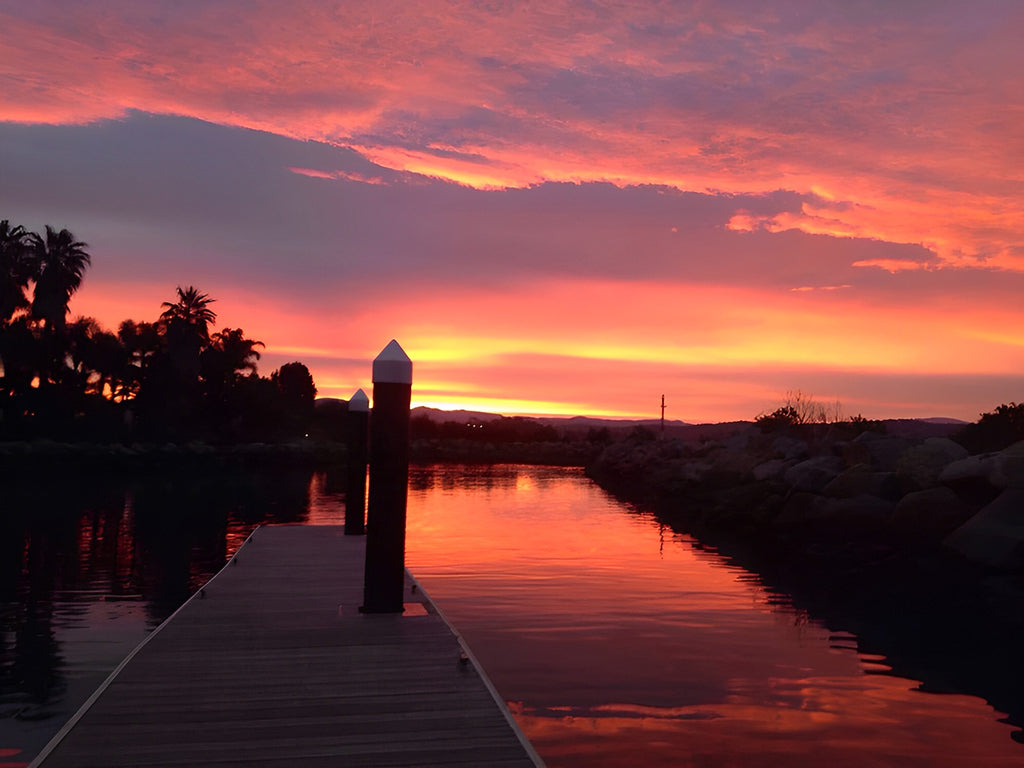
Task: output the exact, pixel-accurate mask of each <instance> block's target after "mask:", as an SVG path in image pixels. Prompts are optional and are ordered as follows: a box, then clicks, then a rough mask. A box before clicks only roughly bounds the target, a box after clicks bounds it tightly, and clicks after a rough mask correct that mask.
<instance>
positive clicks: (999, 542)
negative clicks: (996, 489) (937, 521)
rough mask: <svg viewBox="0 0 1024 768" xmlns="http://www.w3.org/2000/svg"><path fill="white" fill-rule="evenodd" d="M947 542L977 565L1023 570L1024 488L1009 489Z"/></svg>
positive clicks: (951, 535)
mask: <svg viewBox="0 0 1024 768" xmlns="http://www.w3.org/2000/svg"><path fill="white" fill-rule="evenodd" d="M944 543H945V544H946V546H948V547H950V548H951V549H953V550H955V551H957V552H959V553H960V554H961V555H963V556H964V557H966V558H967V559H968V560H973V561H974V562H976V563H981V564H983V565H988V566H991V567H993V568H1001V569H1017V568H1022V567H1024V488H1007V489H1006V490H1005V491H1003V492H1002V493H1001V494H999V496H997V497H996V499H995V500H994V501H993V502H992V503H990V504H989V505H988V506H986V507H984V508H983V509H982V510H981V511H980V512H978V514H976V515H974V517H972V518H971V519H970V520H968V521H967V522H966V523H964V524H963V525H961V526H960V527H959V528H957V529H956V530H955V531H953V532H952V533H951V534H950V535H949V536H947V537H946V539H945V542H944Z"/></svg>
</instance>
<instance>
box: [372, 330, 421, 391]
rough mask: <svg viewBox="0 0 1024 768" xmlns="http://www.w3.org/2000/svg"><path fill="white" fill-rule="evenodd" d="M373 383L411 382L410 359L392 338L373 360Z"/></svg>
mask: <svg viewBox="0 0 1024 768" xmlns="http://www.w3.org/2000/svg"><path fill="white" fill-rule="evenodd" d="M373 383H374V384H412V360H410V359H409V356H408V355H407V354H405V350H404V349H402V347H401V345H399V343H398V342H397V341H395V340H394V339H392V340H391V341H390V342H389V343H388V345H387V346H386V347H384V349H383V350H382V351H381V353H380V354H379V355H377V359H376V360H374V361H373Z"/></svg>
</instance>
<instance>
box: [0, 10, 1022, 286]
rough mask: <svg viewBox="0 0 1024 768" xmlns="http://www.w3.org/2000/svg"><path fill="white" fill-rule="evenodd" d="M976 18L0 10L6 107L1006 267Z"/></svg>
mask: <svg viewBox="0 0 1024 768" xmlns="http://www.w3.org/2000/svg"><path fill="white" fill-rule="evenodd" d="M969 12H970V13H971V14H972V19H974V20H975V22H973V23H974V24H975V26H973V27H972V29H973V30H974V32H973V33H972V34H967V33H966V32H965V31H964V30H963V29H962V26H963V25H962V23H961V20H960V19H959V18H958V16H957V11H956V9H955V8H953V9H947V8H944V7H936V8H935V9H933V10H932V11H930V12H927V13H924V14H910V13H903V12H902V11H900V10H898V9H893V10H890V11H885V10H881V9H878V10H872V9H871V8H863V9H860V10H859V11H857V12H854V11H850V12H849V13H847V12H844V13H843V14H841V15H840V14H829V13H828V12H827V11H824V10H819V11H817V12H816V13H811V14H802V13H800V14H798V13H796V12H795V11H793V12H790V11H789V10H787V9H786V8H785V6H764V7H757V8H743V9H742V12H741V9H740V8H739V7H732V6H730V5H728V4H723V5H715V6H706V5H702V6H699V7H695V8H692V9H688V8H681V7H673V8H669V9H665V8H658V9H654V8H647V7H644V6H637V7H632V8H631V7H624V6H616V7H615V8H612V9H608V8H599V7H596V6H593V5H590V4H581V3H574V2H569V1H568V0H565V1H563V2H554V3H546V4H544V5H543V6H541V5H531V4H525V5H522V4H517V5H516V6H514V7H513V6H508V7H500V6H499V7H479V6H470V5H465V4H460V3H432V4H430V5H424V4H420V5H416V6H409V5H408V4H397V5H396V4H390V3H375V4H372V5H369V4H364V3H355V2H349V3H340V4H335V5H334V6H331V7H330V8H328V7H326V6H321V5H320V4H318V3H305V4H301V5H298V6H295V5H289V6H287V8H286V7H285V6H275V5H273V4H270V5H264V6H261V7H257V8H248V9H247V10H246V12H245V13H244V14H239V13H238V10H237V8H236V7H234V6H233V5H232V4H230V3H223V4H209V5H205V6H200V7H197V8H193V9H191V10H190V12H189V13H188V14H185V13H180V14H179V13H176V12H174V11H173V10H167V9H165V8H164V7H163V6H158V5H155V4H153V3H147V2H132V3H124V2H123V3H108V4H103V5H102V6H96V5H77V6H67V5H65V4H61V5H60V6H59V7H57V6H54V5H51V4H49V3H45V2H39V3H36V4H33V8H32V9H31V10H25V9H24V7H11V8H9V10H8V11H7V12H6V13H3V14H2V21H3V26H4V29H5V39H6V40H7V48H6V53H5V59H4V61H3V63H2V64H0V66H2V71H3V72H4V74H5V75H6V76H7V87H6V88H5V106H4V114H3V118H4V119H7V120H16V121H23V122H54V123H61V122H86V121H94V120H97V119H101V118H118V117H120V116H123V115H124V114H125V113H126V111H128V110H132V109H138V110H143V111H148V112H155V113H167V114H181V115H189V116H194V117H198V118H201V119H204V120H210V121H213V122H218V123H223V124H226V125H234V126H243V127H247V128H254V129H258V130H264V131H269V132H273V133H278V134H282V135H285V136H289V137H294V138H300V139H314V140H322V141H328V142H332V143H337V144H340V145H344V146H350V147H354V148H357V149H358V150H359V151H361V152H363V153H364V154H365V155H366V156H367V157H369V158H370V159H372V160H374V161H375V162H377V163H380V164H382V165H385V166H387V167H389V168H394V169H398V170H408V171H413V172H416V173H422V174H426V175H430V176H437V177H440V178H445V179H450V180H453V181H457V182H459V183H462V184H467V185H470V186H474V187H477V188H483V189H491V188H501V187H521V186H527V185H531V184H536V183H539V182H542V181H546V180H561V181H575V182H585V181H611V182H612V183H615V184H619V185H629V184H640V183H654V184H663V185H668V186H673V187H676V188H678V189H681V190H693V191H706V190H712V191H715V192H718V193H723V194H751V193H754V194H759V193H767V192H772V191H775V190H782V189H784V190H793V191H795V192H797V193H798V194H801V195H804V196H806V197H807V199H808V201H809V204H808V207H807V208H805V210H804V211H803V212H802V213H800V214H783V215H780V216H778V217H775V218H773V219H771V220H761V226H763V227H765V228H766V229H767V230H768V231H782V230H785V229H798V230H800V231H804V232H809V233H824V234H829V235H835V236H842V237H868V238H876V239H880V240H885V241H889V242H898V243H912V244H922V245H924V246H925V247H927V248H929V249H931V250H933V251H934V252H935V253H936V255H937V256H938V257H939V264H938V265H939V266H942V265H953V266H972V267H985V268H999V269H1010V270H1018V269H1020V266H1021V261H1022V260H1024V255H1022V249H1024V245H1022V242H1021V236H1020V229H1021V222H1022V220H1024V200H1022V197H1021V195H1020V194H1019V189H1018V188H1017V186H1016V185H1015V184H1014V182H1013V178H1012V177H1011V176H1010V175H1008V172H1007V169H1008V168H1015V167H1016V166H1017V165H1018V162H1017V160H1018V159H1019V158H1018V157H1017V153H1018V151H1017V148H1018V147H1019V135H1018V134H1019V128H1018V122H1019V121H1018V120H1017V119H1015V118H1014V116H1013V115H1014V114H1015V111H1014V110H1015V108H1019V105H1020V104H1021V102H1022V94H1021V91H1020V81H1019V78H1017V77H1016V76H1015V74H1014V73H1015V72H1016V71H1018V70H1019V69H1020V68H1021V66H1024V61H1021V56H1022V53H1021V51H1020V46H1019V45H1017V42H1016V41H1017V40H1019V39H1020V36H1021V34H1022V33H1024V12H1021V11H1020V10H1018V9H1016V8H1015V7H1013V6H1007V5H1006V4H993V5H991V6H988V7H987V9H986V10H980V9H972V10H970V11H969ZM963 13H968V11H967V10H966V9H964V10H963ZM978 19H984V20H985V21H984V22H979V21H977V20H978ZM1015 105H1016V107H1015ZM439 147H440V148H447V149H448V150H450V151H448V152H447V153H445V152H440V153H439V152H437V151H436V150H437V148H439ZM357 180H361V179H357ZM820 190H831V191H832V193H833V194H834V195H835V200H841V201H846V202H847V203H849V204H848V205H845V206H836V205H830V206H823V207H820V206H819V207H815V204H814V203H813V201H814V200H816V199H820V194H819V191H820ZM745 216H746V214H743V213H739V212H738V213H737V216H736V217H734V219H733V221H732V222H731V223H730V226H731V227H733V228H746V229H748V230H749V229H750V228H752V227H754V226H755V221H754V220H753V219H750V218H745Z"/></svg>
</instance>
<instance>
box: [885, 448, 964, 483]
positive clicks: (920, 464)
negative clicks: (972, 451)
mask: <svg viewBox="0 0 1024 768" xmlns="http://www.w3.org/2000/svg"><path fill="white" fill-rule="evenodd" d="M966 457H967V449H966V448H964V447H963V446H962V445H960V444H959V443H954V442H953V441H952V440H950V439H949V438H948V437H929V438H928V439H927V440H925V441H924V442H923V443H921V445H915V446H914V447H913V448H908V449H907V450H905V451H904V452H903V455H902V456H900V458H899V461H898V462H897V464H896V470H897V471H898V472H900V473H901V474H903V475H905V476H907V477H909V478H910V479H911V480H913V481H914V482H915V483H917V484H918V485H920V486H921V487H922V488H926V487H928V486H930V485H935V483H936V482H938V479H939V475H941V474H942V470H944V469H945V468H946V466H947V465H949V464H952V463H953V462H954V461H958V460H960V459H963V458H966Z"/></svg>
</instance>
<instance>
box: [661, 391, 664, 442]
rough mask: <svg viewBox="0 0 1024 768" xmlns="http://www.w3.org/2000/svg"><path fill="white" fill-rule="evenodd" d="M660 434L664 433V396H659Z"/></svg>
mask: <svg viewBox="0 0 1024 768" xmlns="http://www.w3.org/2000/svg"><path fill="white" fill-rule="evenodd" d="M661 434H662V435H663V436H664V434H665V396H664V395H662V396H661Z"/></svg>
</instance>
